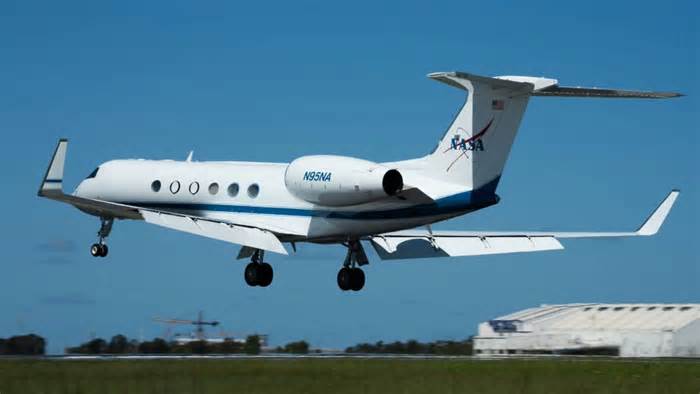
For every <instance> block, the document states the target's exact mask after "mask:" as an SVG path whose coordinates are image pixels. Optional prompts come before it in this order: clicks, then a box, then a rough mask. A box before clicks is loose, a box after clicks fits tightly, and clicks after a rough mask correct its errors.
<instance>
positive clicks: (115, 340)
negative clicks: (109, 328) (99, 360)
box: [107, 334, 129, 354]
mask: <svg viewBox="0 0 700 394" xmlns="http://www.w3.org/2000/svg"><path fill="white" fill-rule="evenodd" d="M128 351H129V340H128V339H127V338H126V337H125V336H124V335H121V334H118V335H115V336H113V337H112V339H111V340H110V341H109V345H107V353H111V354H123V353H127V352H128Z"/></svg>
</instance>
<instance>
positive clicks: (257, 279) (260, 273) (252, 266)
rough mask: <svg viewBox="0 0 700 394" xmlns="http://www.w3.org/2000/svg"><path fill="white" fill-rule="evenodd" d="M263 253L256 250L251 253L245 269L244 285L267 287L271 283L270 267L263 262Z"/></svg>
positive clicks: (271, 273)
mask: <svg viewBox="0 0 700 394" xmlns="http://www.w3.org/2000/svg"><path fill="white" fill-rule="evenodd" d="M264 254H265V252H264V251H262V250H260V249H258V250H256V251H255V252H254V253H253V256H252V257H251V259H250V263H249V264H248V265H247V266H246V267H245V273H244V276H243V277H244V278H245V283H247V284H248V286H251V287H252V286H260V287H267V286H269V285H270V283H272V276H273V272H272V266H271V265H270V264H268V263H265V262H263V255H264Z"/></svg>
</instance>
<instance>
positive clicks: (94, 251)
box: [90, 244, 102, 257]
mask: <svg viewBox="0 0 700 394" xmlns="http://www.w3.org/2000/svg"><path fill="white" fill-rule="evenodd" d="M90 254H91V255H92V257H100V255H101V254H102V248H101V247H100V244H92V246H90Z"/></svg>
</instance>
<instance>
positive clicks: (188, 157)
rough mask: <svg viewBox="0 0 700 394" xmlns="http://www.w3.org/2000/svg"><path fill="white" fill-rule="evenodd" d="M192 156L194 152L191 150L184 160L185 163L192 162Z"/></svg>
mask: <svg viewBox="0 0 700 394" xmlns="http://www.w3.org/2000/svg"><path fill="white" fill-rule="evenodd" d="M192 155H194V151H193V150H191V151H190V153H189V154H188V155H187V159H185V161H187V162H190V161H192Z"/></svg>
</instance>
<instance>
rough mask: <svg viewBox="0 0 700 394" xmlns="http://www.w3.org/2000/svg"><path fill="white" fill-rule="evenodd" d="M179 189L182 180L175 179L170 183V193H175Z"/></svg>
mask: <svg viewBox="0 0 700 394" xmlns="http://www.w3.org/2000/svg"><path fill="white" fill-rule="evenodd" d="M179 191H180V182H178V181H173V183H171V184H170V193H172V194H175V193H177V192H179Z"/></svg>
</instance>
